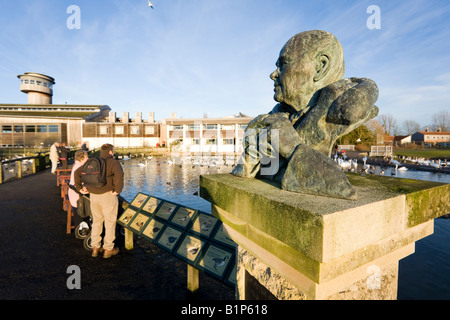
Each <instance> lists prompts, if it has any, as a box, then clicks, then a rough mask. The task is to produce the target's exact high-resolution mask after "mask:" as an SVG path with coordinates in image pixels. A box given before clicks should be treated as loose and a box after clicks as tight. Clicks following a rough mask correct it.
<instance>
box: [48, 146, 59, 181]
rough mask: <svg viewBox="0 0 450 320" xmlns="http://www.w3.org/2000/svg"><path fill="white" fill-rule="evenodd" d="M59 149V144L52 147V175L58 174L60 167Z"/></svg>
mask: <svg viewBox="0 0 450 320" xmlns="http://www.w3.org/2000/svg"><path fill="white" fill-rule="evenodd" d="M58 147H59V142H55V143H54V144H52V146H51V147H50V161H51V162H52V173H53V174H55V173H56V167H57V166H58V159H59V155H58Z"/></svg>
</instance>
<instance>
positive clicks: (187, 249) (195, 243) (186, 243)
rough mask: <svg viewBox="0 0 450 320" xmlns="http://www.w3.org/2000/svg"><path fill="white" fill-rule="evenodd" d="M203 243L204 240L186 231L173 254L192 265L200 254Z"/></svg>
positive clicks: (204, 242)
mask: <svg viewBox="0 0 450 320" xmlns="http://www.w3.org/2000/svg"><path fill="white" fill-rule="evenodd" d="M205 244H206V241H203V240H201V239H199V238H196V237H195V236H193V235H191V234H189V233H187V234H186V235H185V237H184V238H183V240H182V241H181V242H180V245H179V246H178V248H177V250H176V252H175V255H176V256H178V257H179V258H180V259H182V260H185V261H187V262H188V263H190V264H192V265H193V264H194V263H195V261H196V260H197V258H198V257H199V256H200V253H201V252H202V250H203V248H204V247H205Z"/></svg>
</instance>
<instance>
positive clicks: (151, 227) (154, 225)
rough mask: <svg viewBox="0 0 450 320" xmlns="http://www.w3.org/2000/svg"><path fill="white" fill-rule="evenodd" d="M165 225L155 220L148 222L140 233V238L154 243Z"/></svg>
mask: <svg viewBox="0 0 450 320" xmlns="http://www.w3.org/2000/svg"><path fill="white" fill-rule="evenodd" d="M164 227H165V225H164V224H163V223H161V222H160V221H158V220H156V219H152V220H150V222H149V223H148V224H147V225H146V226H145V227H144V229H143V230H142V232H141V236H144V237H145V238H147V239H149V240H150V241H152V242H154V241H156V239H157V237H158V235H159V234H160V233H161V231H162V230H163V229H164Z"/></svg>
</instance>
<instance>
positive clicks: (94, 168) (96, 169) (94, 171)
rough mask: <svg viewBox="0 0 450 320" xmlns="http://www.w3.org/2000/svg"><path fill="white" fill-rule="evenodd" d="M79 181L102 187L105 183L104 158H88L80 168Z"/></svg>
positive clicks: (88, 185) (87, 186) (86, 184)
mask: <svg viewBox="0 0 450 320" xmlns="http://www.w3.org/2000/svg"><path fill="white" fill-rule="evenodd" d="M81 182H82V183H83V185H84V186H85V187H86V188H88V189H89V187H95V188H99V187H103V186H105V185H106V160H104V159H102V158H100V157H98V158H89V159H88V160H87V161H86V162H85V163H84V164H83V167H82V168H81Z"/></svg>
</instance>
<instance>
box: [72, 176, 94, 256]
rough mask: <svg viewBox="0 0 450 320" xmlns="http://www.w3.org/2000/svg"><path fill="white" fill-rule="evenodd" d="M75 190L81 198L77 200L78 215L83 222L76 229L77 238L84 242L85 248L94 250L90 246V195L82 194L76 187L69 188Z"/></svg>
mask: <svg viewBox="0 0 450 320" xmlns="http://www.w3.org/2000/svg"><path fill="white" fill-rule="evenodd" d="M69 187H70V188H71V189H72V190H74V191H75V192H76V193H77V194H78V195H79V198H78V200H77V210H76V211H77V215H78V217H79V218H81V219H82V221H81V222H80V223H79V224H78V225H77V226H76V227H75V238H77V239H81V240H83V247H84V248H85V249H86V250H92V246H91V245H90V234H91V227H92V215H91V202H90V199H89V195H85V194H82V193H80V192H79V191H78V190H77V189H76V188H75V187H74V186H72V185H70V186H69Z"/></svg>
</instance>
